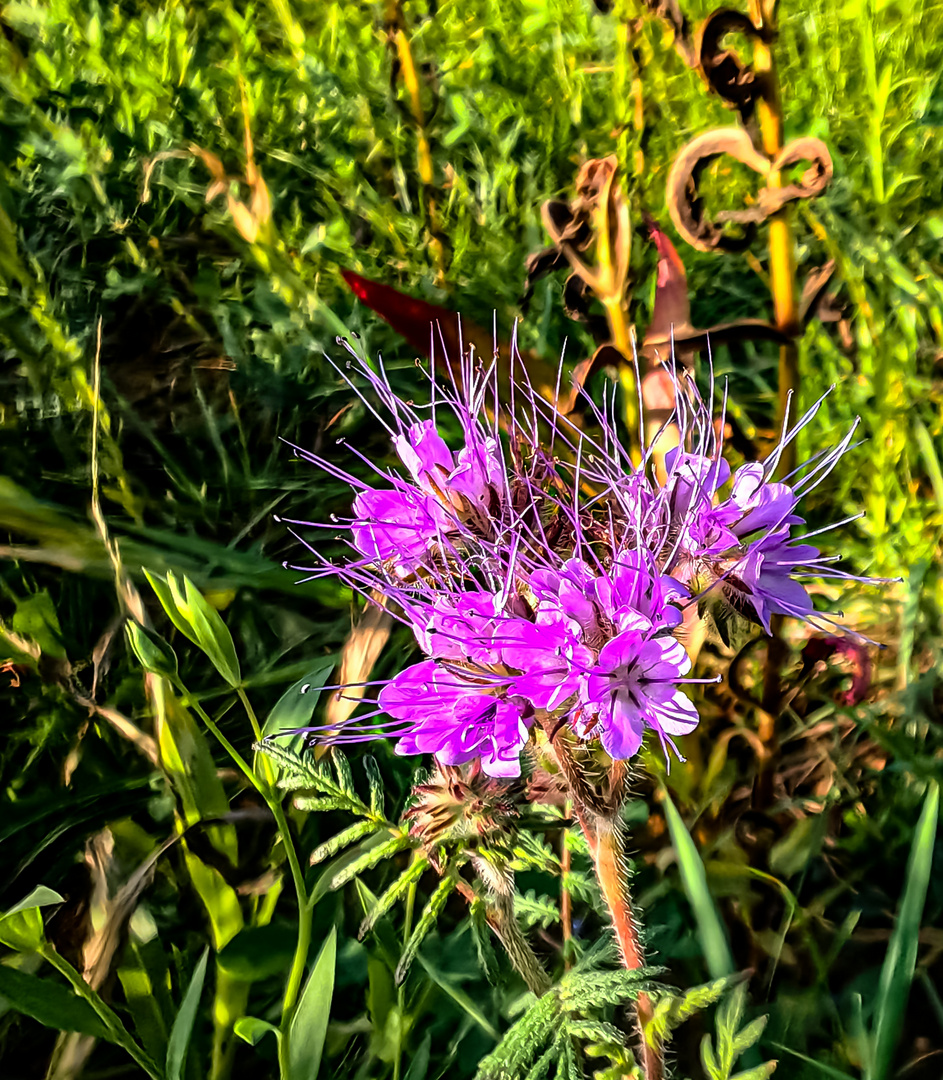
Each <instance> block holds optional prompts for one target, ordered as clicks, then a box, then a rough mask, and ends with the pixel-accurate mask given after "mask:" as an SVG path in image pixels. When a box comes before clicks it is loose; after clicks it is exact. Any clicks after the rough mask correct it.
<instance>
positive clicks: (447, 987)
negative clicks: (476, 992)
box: [419, 956, 501, 1042]
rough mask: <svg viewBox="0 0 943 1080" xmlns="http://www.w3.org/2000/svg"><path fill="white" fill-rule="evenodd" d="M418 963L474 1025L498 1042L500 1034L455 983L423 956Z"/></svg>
mask: <svg viewBox="0 0 943 1080" xmlns="http://www.w3.org/2000/svg"><path fill="white" fill-rule="evenodd" d="M419 963H420V964H421V965H422V967H423V970H424V971H425V973H426V974H427V975H428V976H429V978H430V979H432V981H433V982H434V983H435V984H436V986H438V987H440V988H441V989H442V990H444V991H445V993H446V994H448V996H449V997H450V998H451V999H452V1000H453V1001H454V1002H455V1004H456V1005H458V1006H459V1008H461V1009H464V1011H465V1012H466V1013H468V1015H469V1016H470V1017H471V1018H472V1020H474V1021H475V1023H476V1024H477V1025H478V1026H479V1027H480V1028H481V1030H482V1031H484V1032H485V1033H486V1034H488V1035H490V1036H491V1038H492V1039H494V1041H495V1042H499V1041H500V1039H501V1034H500V1032H499V1031H498V1030H497V1028H496V1027H495V1026H494V1024H492V1023H491V1021H490V1020H489V1019H488V1018H487V1017H486V1016H485V1014H484V1013H483V1012H482V1011H481V1009H479V1008H478V1006H477V1005H476V1004H475V1002H474V1001H473V1000H472V998H471V997H469V995H468V994H466V993H465V991H464V990H463V989H462V988H461V987H460V986H458V985H457V984H456V983H455V982H453V981H452V980H451V979H449V978H448V976H447V975H445V974H444V973H443V972H441V971H439V969H438V968H437V967H436V966H435V965H434V964H433V963H432V962H431V961H429V960H427V959H426V958H425V957H424V956H420V957H419Z"/></svg>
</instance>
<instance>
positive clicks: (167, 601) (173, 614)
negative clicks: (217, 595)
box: [142, 567, 196, 644]
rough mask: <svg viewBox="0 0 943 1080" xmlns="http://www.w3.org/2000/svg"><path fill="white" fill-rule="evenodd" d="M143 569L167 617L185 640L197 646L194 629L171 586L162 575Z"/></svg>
mask: <svg viewBox="0 0 943 1080" xmlns="http://www.w3.org/2000/svg"><path fill="white" fill-rule="evenodd" d="M142 569H143V570H144V576H145V577H146V578H147V580H148V583H149V584H150V586H151V588H152V589H153V590H154V592H155V593H156V595H157V599H158V600H159V601H160V606H161V607H162V608H163V609H164V611H165V612H166V613H167V617H168V618H169V619H170V621H171V622H172V623H173V624H174V626H175V627H176V628H177V629H178V630H179V631H180V633H181V634H183V636H184V637H185V638H188V639H189V640H190V641H192V642H193V643H194V644H196V638H195V637H194V632H193V628H192V627H191V626H190V623H189V622H188V621H187V619H186V618H184V616H183V615H182V614H181V613H180V611H179V610H178V608H177V604H176V601H175V600H174V595H173V593H172V592H171V591H170V586H169V585H168V584H167V582H166V581H165V580H164V579H163V578H162V577H161V576H160V574H156V573H154V572H153V571H152V570H148V569H147V567H142Z"/></svg>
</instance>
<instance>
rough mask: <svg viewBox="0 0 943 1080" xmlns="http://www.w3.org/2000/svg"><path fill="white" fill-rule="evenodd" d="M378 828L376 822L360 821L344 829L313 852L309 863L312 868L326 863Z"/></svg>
mask: <svg viewBox="0 0 943 1080" xmlns="http://www.w3.org/2000/svg"><path fill="white" fill-rule="evenodd" d="M378 828H380V826H378V825H377V823H376V822H375V821H358V822H357V823H356V824H355V825H351V826H350V827H349V828H347V829H344V830H343V831H342V832H339V833H338V834H337V835H336V836H332V837H331V839H330V840H325V841H324V843H323V844H318V846H317V847H316V848H315V849H314V851H312V852H311V855H310V858H309V860H308V861H309V862H310V863H311V865H312V866H314V865H316V864H317V863H319V862H324V860H325V859H330V858H332V857H333V856H334V855H336V854H337V853H338V852H339V851H340V850H342V849H343V848H345V847H349V846H350V845H351V844H354V843H356V842H357V841H358V840H362V839H363V838H364V837H365V836H369V835H370V834H371V833H374V832H376V831H377V829H378Z"/></svg>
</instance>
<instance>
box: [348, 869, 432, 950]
mask: <svg viewBox="0 0 943 1080" xmlns="http://www.w3.org/2000/svg"><path fill="white" fill-rule="evenodd" d="M428 868H429V860H428V859H426V858H424V857H422V856H419V857H418V858H417V857H415V856H414V858H413V861H412V862H411V863H410V864H409V866H408V867H407V868H406V869H405V870H404V871H403V873H402V874H400V876H399V877H398V878H397V879H396V881H394V882H393V884H392V885H391V886H390V887H389V888H388V889H387V890H386V891H385V892H384V893H383V894H382V895H381V896H380V897H379V898H378V899H377V901H376V903H375V904H374V905H373V907H372V909H371V910H370V911H369V912H368V913H367V915H366V917H365V918H364V920H363V922H362V923H361V924H360V929H359V930H358V932H357V937H358V938H364V937H366V935H367V934H369V933H370V931H371V930H372V929H373V928H374V927H375V926H376V924H377V922H378V920H380V919H382V918H383V916H384V915H386V913H387V912H388V911H389V910H390V908H392V907H393V905H394V904H395V903H396V902H397V901H398V900H399V899H400V897H401V896H404V895H405V894H406V893H407V892H408V891H409V887H410V885H412V884H413V883H414V882H416V881H418V880H419V879H420V878H421V877H422V875H423V874H424V873H425V872H426V870H428Z"/></svg>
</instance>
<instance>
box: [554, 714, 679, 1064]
mask: <svg viewBox="0 0 943 1080" xmlns="http://www.w3.org/2000/svg"><path fill="white" fill-rule="evenodd" d="M541 726H542V727H543V729H544V732H545V733H546V735H547V738H548V748H549V750H550V752H551V754H552V756H553V757H554V758H555V760H556V763H557V765H558V767H559V769H560V773H561V775H562V778H563V779H564V780H565V781H566V784H567V787H568V788H569V791H568V797H569V800H570V801H571V803H572V806H573V810H574V813H575V815H576V819H577V821H578V822H579V824H580V828H581V830H582V832H583V836H584V837H585V838H586V843H587V846H588V847H589V853H590V855H591V857H592V860H593V868H594V869H595V871H596V879H597V881H598V882H599V889H600V892H601V893H602V898H603V901H604V902H605V904H606V909H607V911H608V912H609V919H610V922H611V923H612V929H613V932H614V933H615V937H616V941H617V943H618V945H619V953H620V955H621V958H622V964H623V966H624V967H625V968H626V970H627V971H638V970H640V969H642V968H644V967H645V951H644V949H643V948H642V942H641V938H640V936H639V930H638V923H637V922H636V919H635V914H634V912H633V910H632V894H631V891H630V889H629V883H628V880H627V872H626V871H627V864H626V857H625V840H624V826H623V824H622V817H621V810H622V802H623V798H624V781H625V773H624V769H623V768H622V763H621V762H617V763H616V764H615V765H614V766H613V768H612V769H611V770H610V775H609V785H608V786H609V791H608V792H607V793H606V794H605V795H600V794H599V793H598V792H597V791H596V790H595V789H594V788H591V787H589V786H588V784H587V781H586V779H585V776H584V774H583V770H581V767H580V763H579V762H578V761H576V760H575V759H574V757H573V754H572V750H571V748H570V746H569V745H568V744H567V742H566V740H565V738H564V737H562V736H561V735H560V734H559V733H558V732H557V730H556V728H555V726H554V724H553V722H552V721H551V720H550V719H549V718H547V717H544V718H542V719H541ZM635 1010H636V1020H637V1023H638V1036H639V1052H640V1056H641V1064H642V1071H643V1074H644V1077H645V1080H663V1077H664V1074H665V1067H664V1059H663V1054H662V1050H661V1047H660V1046H658V1045H655V1046H652V1045H651V1044H650V1043H649V1042H648V1040H647V1039H646V1037H645V1029H646V1027H647V1026H648V1023H649V1021H650V1020H651V1019H652V1016H653V1013H654V1006H653V1003H652V1000H651V998H650V997H649V996H648V994H644V993H642V994H639V996H638V997H637V998H636V1001H635Z"/></svg>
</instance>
